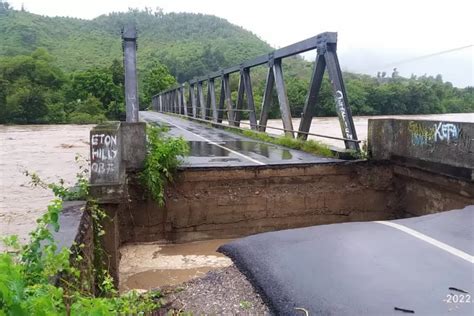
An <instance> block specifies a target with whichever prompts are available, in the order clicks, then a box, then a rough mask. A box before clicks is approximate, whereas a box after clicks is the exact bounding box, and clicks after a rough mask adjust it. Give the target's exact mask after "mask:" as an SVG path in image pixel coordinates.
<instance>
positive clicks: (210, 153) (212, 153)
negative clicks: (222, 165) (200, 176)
mask: <svg viewBox="0 0 474 316" xmlns="http://www.w3.org/2000/svg"><path fill="white" fill-rule="evenodd" d="M188 144H189V156H192V157H224V156H229V153H230V152H229V151H228V150H225V149H224V148H221V147H218V146H216V145H212V144H209V143H208V142H201V141H189V142H188Z"/></svg>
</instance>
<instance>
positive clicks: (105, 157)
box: [91, 134, 118, 175]
mask: <svg viewBox="0 0 474 316" xmlns="http://www.w3.org/2000/svg"><path fill="white" fill-rule="evenodd" d="M91 145H92V148H91V160H92V161H91V163H92V165H91V171H92V172H94V173H97V174H99V175H102V174H110V173H112V172H114V171H115V163H116V161H115V160H116V158H117V156H118V145H117V135H107V134H94V135H92V136H91Z"/></svg>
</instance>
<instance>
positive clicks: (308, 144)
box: [227, 128, 335, 158]
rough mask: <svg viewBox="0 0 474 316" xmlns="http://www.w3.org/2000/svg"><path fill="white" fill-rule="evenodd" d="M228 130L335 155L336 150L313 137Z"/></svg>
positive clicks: (325, 154)
mask: <svg viewBox="0 0 474 316" xmlns="http://www.w3.org/2000/svg"><path fill="white" fill-rule="evenodd" d="M227 130H229V131H232V132H237V133H239V134H242V135H244V136H246V137H248V138H252V139H256V140H261V141H264V142H267V143H271V144H275V145H280V146H283V147H288V148H291V149H297V150H301V151H304V152H307V153H310V154H314V155H318V156H323V157H330V158H334V157H335V154H334V152H333V151H331V149H329V147H328V146H327V145H325V144H322V143H320V142H318V141H314V140H311V139H310V140H301V139H298V138H296V139H295V138H291V137H287V136H281V137H273V136H270V135H268V134H266V133H262V132H256V131H252V130H240V129H233V128H227Z"/></svg>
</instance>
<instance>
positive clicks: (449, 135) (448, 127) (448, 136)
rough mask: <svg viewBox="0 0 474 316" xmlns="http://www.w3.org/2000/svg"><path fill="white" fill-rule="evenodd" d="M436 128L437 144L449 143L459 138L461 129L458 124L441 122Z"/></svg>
mask: <svg viewBox="0 0 474 316" xmlns="http://www.w3.org/2000/svg"><path fill="white" fill-rule="evenodd" d="M435 127H436V133H435V136H434V138H435V142H437V141H443V140H445V141H446V142H448V143H449V142H450V141H451V140H457V139H458V138H459V127H458V126H457V125H456V124H453V123H443V122H439V123H438V125H436V124H435Z"/></svg>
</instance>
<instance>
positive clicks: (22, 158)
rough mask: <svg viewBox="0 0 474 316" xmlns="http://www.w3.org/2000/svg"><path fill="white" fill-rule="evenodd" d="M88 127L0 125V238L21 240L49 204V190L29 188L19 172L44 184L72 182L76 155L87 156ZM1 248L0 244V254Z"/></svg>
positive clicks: (23, 176)
mask: <svg viewBox="0 0 474 316" xmlns="http://www.w3.org/2000/svg"><path fill="white" fill-rule="evenodd" d="M90 129H91V125H12V126H5V125H0V237H1V236H6V235H12V234H16V235H18V236H19V237H20V240H22V241H25V240H26V239H27V237H28V233H29V232H30V231H31V230H33V229H34V228H35V227H36V219H37V218H38V217H40V216H41V215H42V214H43V213H44V211H45V209H46V207H47V205H48V203H49V201H50V200H51V199H52V198H53V194H52V193H51V191H50V190H45V189H42V188H33V187H32V186H31V184H30V179H29V178H28V177H26V176H25V175H23V174H22V172H23V171H25V170H27V171H29V172H36V173H37V174H38V175H39V176H40V177H41V179H43V180H44V181H46V182H58V181H59V179H64V180H65V181H66V184H68V185H72V184H74V182H75V177H76V173H77V172H78V170H79V168H78V165H77V164H76V163H75V157H76V154H80V155H82V156H83V157H88V154H89V143H88V140H89V130H90ZM1 249H2V245H0V251H1Z"/></svg>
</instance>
